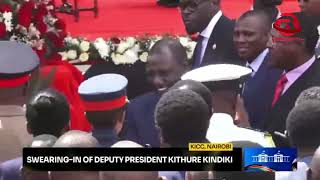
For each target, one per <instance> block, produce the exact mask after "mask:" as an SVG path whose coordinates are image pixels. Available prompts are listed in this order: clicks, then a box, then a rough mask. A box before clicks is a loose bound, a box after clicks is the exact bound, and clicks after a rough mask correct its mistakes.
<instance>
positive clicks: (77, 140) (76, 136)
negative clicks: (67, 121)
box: [53, 130, 98, 148]
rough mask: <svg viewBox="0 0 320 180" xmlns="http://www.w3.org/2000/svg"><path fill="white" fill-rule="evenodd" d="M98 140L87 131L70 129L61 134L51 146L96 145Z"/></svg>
mask: <svg viewBox="0 0 320 180" xmlns="http://www.w3.org/2000/svg"><path fill="white" fill-rule="evenodd" d="M97 146H98V141H97V140H96V139H95V138H94V137H93V136H92V135H91V134H89V133H87V132H83V131H78V130H72V131H68V132H66V133H65V134H63V135H62V136H61V137H60V138H59V139H58V140H57V141H56V143H55V144H54V146H53V147H69V148H72V147H88V148H89V147H97Z"/></svg>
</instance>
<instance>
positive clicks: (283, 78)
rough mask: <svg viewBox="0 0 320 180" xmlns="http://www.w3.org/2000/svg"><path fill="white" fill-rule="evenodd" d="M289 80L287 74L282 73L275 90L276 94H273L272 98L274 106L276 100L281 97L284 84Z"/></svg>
mask: <svg viewBox="0 0 320 180" xmlns="http://www.w3.org/2000/svg"><path fill="white" fill-rule="evenodd" d="M287 82H288V79H287V77H286V74H282V75H281V77H280V79H279V80H278V82H277V87H276V90H275V92H274V96H273V100H272V107H273V106H274V105H275V104H276V102H277V101H278V99H279V98H280V96H281V93H282V91H283V89H284V86H285V85H286V83H287Z"/></svg>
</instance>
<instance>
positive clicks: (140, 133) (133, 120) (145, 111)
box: [121, 92, 161, 147]
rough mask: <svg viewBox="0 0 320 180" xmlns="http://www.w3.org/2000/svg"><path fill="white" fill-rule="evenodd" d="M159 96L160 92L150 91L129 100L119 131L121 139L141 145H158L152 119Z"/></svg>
mask: <svg viewBox="0 0 320 180" xmlns="http://www.w3.org/2000/svg"><path fill="white" fill-rule="evenodd" d="M160 97H161V94H160V93H158V92H150V93H147V94H145V95H142V96H139V97H137V98H135V99H133V100H132V101H131V102H130V104H129V105H128V108H127V111H126V118H125V124H124V127H123V130H122V133H121V138H122V139H127V140H131V141H134V142H137V143H139V144H142V145H144V144H150V145H151V146H152V147H159V146H160V138H159V134H158V131H157V129H156V127H155V120H154V110H155V107H156V104H157V103H158V101H159V99H160Z"/></svg>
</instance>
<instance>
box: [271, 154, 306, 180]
mask: <svg viewBox="0 0 320 180" xmlns="http://www.w3.org/2000/svg"><path fill="white" fill-rule="evenodd" d="M311 160H312V156H307V157H304V158H301V159H298V162H297V171H289V172H288V171H282V172H280V171H279V172H276V178H275V179H276V180H306V179H307V171H308V169H309V166H310V164H311Z"/></svg>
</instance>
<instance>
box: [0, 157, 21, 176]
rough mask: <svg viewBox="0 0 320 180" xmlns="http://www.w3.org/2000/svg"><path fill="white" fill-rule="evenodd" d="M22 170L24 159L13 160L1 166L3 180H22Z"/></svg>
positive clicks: (0, 174)
mask: <svg viewBox="0 0 320 180" xmlns="http://www.w3.org/2000/svg"><path fill="white" fill-rule="evenodd" d="M21 168H22V157H18V158H16V159H12V160H9V161H6V162H4V163H2V164H0V172H1V173H0V179H1V180H20V179H22V178H21V176H20V174H21V173H20V172H21Z"/></svg>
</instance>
